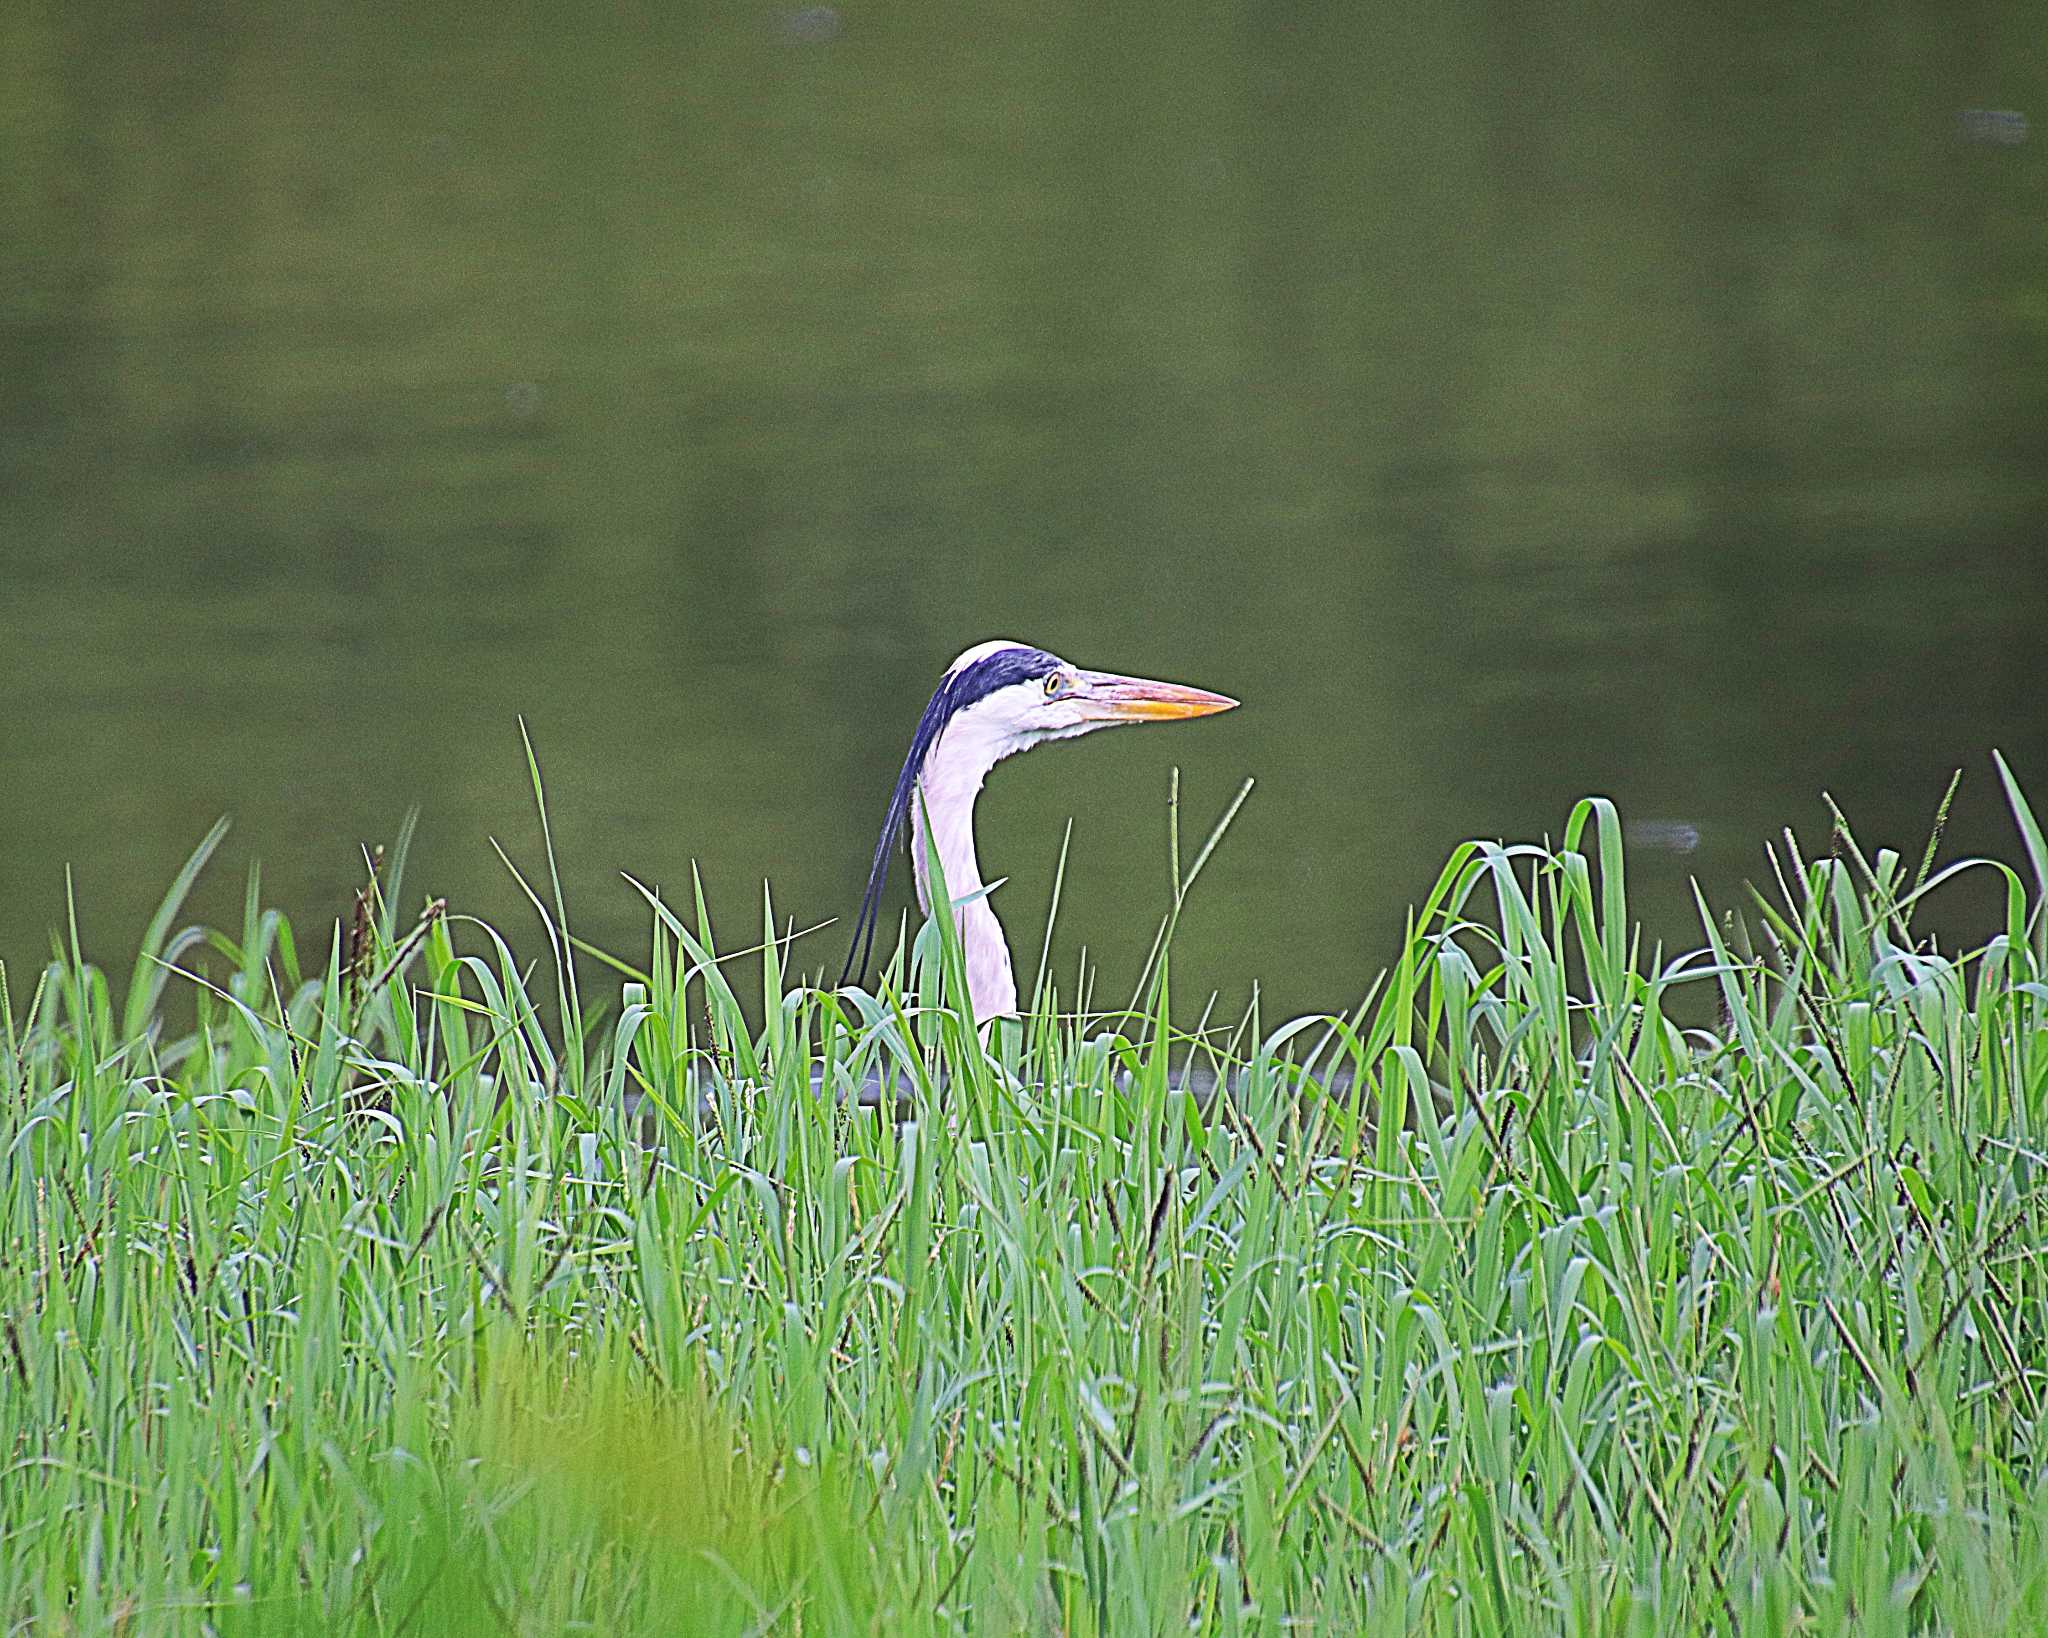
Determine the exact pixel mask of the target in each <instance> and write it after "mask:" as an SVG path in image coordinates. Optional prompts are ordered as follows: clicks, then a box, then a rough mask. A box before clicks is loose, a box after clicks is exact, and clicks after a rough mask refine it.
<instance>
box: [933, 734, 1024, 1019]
mask: <svg viewBox="0 0 2048 1638" xmlns="http://www.w3.org/2000/svg"><path fill="white" fill-rule="evenodd" d="M1021 749H1023V747H1022V746H1021V745H1020V744H1018V743H1016V742H1015V741H1014V740H1011V739H1010V738H1009V737H1008V736H1007V734H1006V733H1003V732H1000V731H998V730H996V729H994V728H992V727H984V726H982V725H980V724H977V723H976V722H975V721H974V720H973V717H972V714H971V713H969V714H967V715H963V716H962V717H960V718H959V719H958V720H956V721H955V722H953V723H952V724H951V725H950V726H948V727H947V729H946V731H945V732H944V733H943V734H941V735H940V736H939V742H938V744H936V745H934V746H933V747H932V749H931V753H930V755H928V756H927V757H926V758H925V764H924V772H923V773H922V774H920V775H919V776H918V782H917V784H918V792H919V794H920V796H921V797H922V798H923V800H922V801H921V802H913V803H912V804H911V809H910V858H911V864H912V867H913V868H914V869H915V871H916V873H917V902H918V905H919V907H920V908H921V909H922V910H923V911H924V913H925V914H926V915H930V914H931V913H932V889H931V883H930V881H929V880H928V879H927V877H928V872H927V871H926V869H925V844H924V820H925V813H926V812H927V811H928V812H929V813H930V814H931V822H932V840H933V842H934V844H935V846H936V851H937V853H938V855H939V866H940V868H941V869H942V870H943V871H944V872H945V876H946V892H947V894H948V895H949V896H950V897H951V898H952V900H953V905H954V909H953V925H954V926H955V927H956V928H958V929H959V932H960V949H961V952H962V953H963V954H964V955H965V956H966V958H967V990H968V994H969V996H970V997H971V998H972V999H973V1002H974V1021H975V1022H976V1023H977V1024H980V1023H986V1022H987V1021H988V1020H989V1019H991V1018H1000V1017H1004V1016H1006V1015H1008V1014H1011V1013H1014V1012H1015V1011H1016V1010H1017V981H1016V978H1015V976H1014V974H1013V973H1012V971H1011V968H1010V946H1009V943H1008V941H1007V940H1005V939H1004V937H1003V924H1002V923H1001V922H999V921H998V920H996V913H995V910H994V909H993V908H992V907H991V906H990V904H989V902H988V895H987V894H986V893H984V892H983V891H982V888H983V886H984V883H983V882H982V879H981V865H980V863H979V862H978V861H977V860H976V859H975V857H974V799H975V798H976V797H977V796H979V795H980V794H981V783H982V781H983V780H984V779H986V778H987V777H988V771H989V769H991V768H993V767H994V766H995V765H996V764H997V763H998V762H1000V761H1001V760H1002V759H1003V758H1004V757H1006V756H1008V755H1009V754H1010V753H1011V752H1012V751H1017V750H1021ZM962 899H970V902H968V903H965V904H962V903H961V902H960V901H961V900H962Z"/></svg>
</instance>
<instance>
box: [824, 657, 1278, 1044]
mask: <svg viewBox="0 0 2048 1638" xmlns="http://www.w3.org/2000/svg"><path fill="white" fill-rule="evenodd" d="M1236 704H1237V701H1236V700H1233V699H1230V698H1228V697H1227V696H1225V695H1222V694H1211V693H1209V692H1208V691H1207V690H1206V689H1200V688H1187V687H1184V686H1182V685H1181V684H1179V683H1165V682H1154V681H1152V680H1150V679H1149V678H1144V677H1125V676H1119V675H1117V674H1116V673H1114V672H1107V671H1084V670H1082V669H1081V668H1080V667H1079V666H1074V665H1069V664H1068V663H1067V662H1066V661H1065V660H1062V659H1061V658H1060V657H1059V656H1058V655H1056V654H1049V653H1047V652H1046V651H1045V650H1044V649H1042V648H1033V647H1031V646H1029V645H1028V644H1025V643H1014V642H1008V641H1004V640H1001V639H998V640H997V641H994V642H987V643H977V644H976V645H975V646H974V647H973V648H970V649H968V650H967V652H966V653H964V654H962V655H961V656H960V657H959V658H958V659H957V660H955V661H954V662H953V663H952V664H951V665H950V666H948V667H947V668H946V674H945V675H944V676H943V677H941V678H940V679H939V686H938V688H937V689H936V690H935V691H934V692H933V694H932V697H931V702H930V703H929V704H928V705H926V707H925V709H924V716H923V717H922V718H921V719H920V720H919V722H918V725H917V732H916V733H915V734H914V735H913V736H912V737H911V742H910V754H909V755H908V756H907V757H905V758H904V762H903V769H902V771H901V772H900V773H899V774H898V775H897V777H896V788H895V790H894V792H893V793H892V794H891V796H890V798H889V807H888V811H887V812H886V813H885V814H884V816H883V820H882V834H881V838H880V840H879V841H878V842H877V843H876V846H875V857H874V863H873V865H872V867H871V868H870V870H869V872H868V885H867V891H866V892H865V893H864V894H863V895H862V897H861V907H860V916H859V919H858V920H857V921H856V922H855V923H854V933H853V949H852V950H851V951H849V952H848V954H847V958H846V971H845V972H844V973H842V974H841V975H840V982H841V983H844V982H846V980H847V979H848V978H849V977H850V976H851V975H852V974H853V972H854V971H855V970H856V968H858V970H859V972H860V974H861V976H862V978H863V979H865V977H866V974H867V965H868V958H869V955H870V953H871V952H872V950H873V946H874V939H875V928H876V924H877V922H878V920H879V917H880V913H881V900H882V891H883V888H884V887H885V886H886V885H887V883H888V879H889V865H890V861H891V860H892V858H893V857H894V854H895V848H896V843H897V840H898V838H900V837H901V836H902V834H903V832H904V828H905V826H906V824H907V825H908V827H909V831H910V856H911V865H912V869H913V871H914V873H915V876H916V880H917V902H918V905H919V907H920V908H921V909H922V910H923V911H924V913H925V914H926V915H930V914H931V913H932V898H933V894H932V888H933V883H932V882H931V881H930V880H929V874H930V872H929V868H928V865H927V862H926V857H925V855H926V851H927V850H926V846H925V826H926V823H927V820H929V823H930V827H931V842H932V847H931V849H930V851H932V852H934V853H936V854H937V855H938V861H939V868H940V871H941V873H942V874H943V876H944V878H945V884H946V893H947V896H948V897H949V898H951V899H952V901H953V924H954V926H955V927H956V928H958V930H959V933H960V947H961V952H962V954H963V955H964V956H965V957H966V963H967V988H968V994H969V996H970V998H971V999H972V1001H973V1005H974V1017H975V1021H976V1023H986V1022H987V1021H988V1020H990V1019H992V1018H1000V1017H1003V1016H1005V1015H1007V1014H1010V1013H1014V1012H1015V1011H1016V1010H1017V980H1016V975H1015V972H1014V970H1013V969H1012V968H1011V965H1010V947H1009V943H1008V941H1007V940H1006V939H1005V938H1004V937H1003V926H1002V923H1001V922H1000V921H998V920H997V919H996V913H995V909H994V907H993V906H992V905H990V903H989V897H988V888H987V884H986V883H984V882H983V880H982V877H981V864H980V860H979V859H978V858H977V857H976V854H975V849H974V803H975V798H977V797H978V796H980V794H981V787H982V784H983V782H984V781H985V780H986V779H987V778H988V775H989V770H990V769H992V768H994V767H995V765H996V764H997V763H998V762H1000V761H1002V760H1003V758H1004V757H1007V756H1014V755H1016V753H1017V752H1019V751H1028V750H1030V749H1031V748H1032V747H1033V746H1034V745H1042V744H1044V743H1046V742H1047V741H1048V740H1055V739H1072V738H1074V737H1075V736H1076V735H1079V734H1087V733H1093V732H1094V731H1095V730H1096V729H1098V728H1111V727H1116V726H1118V725H1119V724H1125V723H1136V722H1164V721H1170V720H1173V719H1175V718H1179V717H1202V716H1208V715H1210V714H1211V713H1212V712H1216V711H1228V710H1229V709H1230V708H1231V707H1232V706H1234V705H1236Z"/></svg>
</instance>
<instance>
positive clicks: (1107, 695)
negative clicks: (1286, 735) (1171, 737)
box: [1082, 671, 1237, 722]
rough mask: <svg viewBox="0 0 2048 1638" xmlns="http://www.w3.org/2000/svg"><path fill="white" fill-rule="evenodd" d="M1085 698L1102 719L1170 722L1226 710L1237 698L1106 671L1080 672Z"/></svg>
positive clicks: (1234, 704) (1230, 707)
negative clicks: (1084, 684) (1083, 682)
mask: <svg viewBox="0 0 2048 1638" xmlns="http://www.w3.org/2000/svg"><path fill="white" fill-rule="evenodd" d="M1082 675H1083V677H1084V679H1085V683H1086V699H1087V702H1088V704H1089V705H1091V706H1093V707H1096V708H1097V710H1098V711H1099V712H1100V716H1101V720H1102V721H1104V722H1171V721H1174V720H1175V719H1177V718H1180V717H1207V716H1213V715H1215V713H1216V712H1218V711H1228V710H1231V709H1232V708H1233V707H1235V706H1236V704H1237V701H1236V700H1234V699H1232V698H1231V697H1230V696H1229V695H1228V694H1212V693H1210V692H1209V691H1208V690H1207V689H1206V688H1189V687H1187V686H1185V685H1184V684H1182V683H1169V682H1153V681H1151V680H1150V679H1149V678H1146V677H1119V676H1117V675H1116V674H1115V673H1113V672H1108V671H1089V672H1084V673H1083V674H1082Z"/></svg>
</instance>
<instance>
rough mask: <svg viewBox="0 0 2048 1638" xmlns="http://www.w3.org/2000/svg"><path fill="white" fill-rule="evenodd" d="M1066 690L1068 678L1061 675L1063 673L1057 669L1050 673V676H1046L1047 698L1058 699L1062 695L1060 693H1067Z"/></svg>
mask: <svg viewBox="0 0 2048 1638" xmlns="http://www.w3.org/2000/svg"><path fill="white" fill-rule="evenodd" d="M1066 691H1067V679H1066V678H1065V677H1062V676H1061V675H1060V674H1059V673H1058V672H1057V671H1055V672H1052V673H1050V674H1049V675H1048V676H1047V677H1046V679H1045V697H1046V698H1047V699H1049V700H1050V699H1057V698H1059V696H1060V695H1062V694H1064V693H1065V692H1066Z"/></svg>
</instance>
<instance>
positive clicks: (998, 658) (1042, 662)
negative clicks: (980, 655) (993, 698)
mask: <svg viewBox="0 0 2048 1638" xmlns="http://www.w3.org/2000/svg"><path fill="white" fill-rule="evenodd" d="M1059 668H1060V662H1059V659H1058V657H1057V656H1055V655H1051V654H1048V653H1046V652H1045V650H1044V649H1042V648H1005V649H1001V650H999V651H998V652H996V653H994V654H991V655H989V656H988V657H987V658H986V659H980V660H976V661H975V662H974V664H972V665H970V666H969V667H967V669H966V670H964V671H962V672H961V673H960V674H959V675H958V676H956V677H954V678H952V680H951V681H949V682H947V683H944V684H942V685H941V688H940V691H941V692H942V693H943V694H944V695H945V697H946V703H947V707H948V710H947V714H948V715H951V714H952V713H953V712H955V711H964V710H966V709H967V707H968V706H970V705H974V704H977V703H979V702H980V701H982V700H985V699H987V698H988V697H989V695H991V694H993V693H994V692H995V691H996V690H997V689H998V688H1008V687H1010V686H1011V685H1012V684H1014V683H1020V682H1031V681H1033V680H1035V679H1037V678H1039V677H1044V676H1047V675H1050V674H1051V673H1052V672H1055V671H1057V670H1059Z"/></svg>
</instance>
